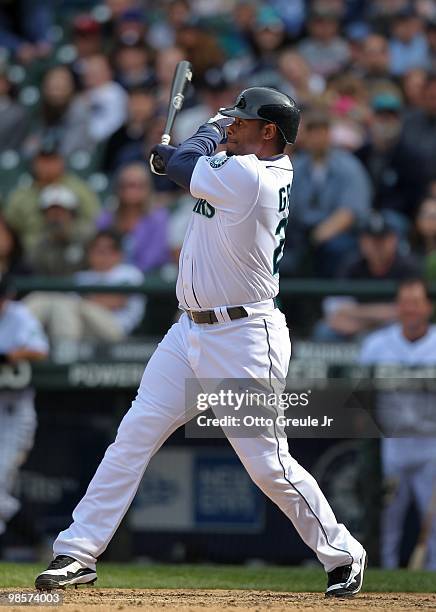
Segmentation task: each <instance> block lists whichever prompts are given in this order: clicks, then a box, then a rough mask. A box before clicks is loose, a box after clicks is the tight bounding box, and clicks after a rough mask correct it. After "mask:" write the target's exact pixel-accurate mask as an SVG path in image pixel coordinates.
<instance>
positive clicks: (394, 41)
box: [389, 7, 429, 76]
mask: <svg viewBox="0 0 436 612" xmlns="http://www.w3.org/2000/svg"><path fill="white" fill-rule="evenodd" d="M389 53H390V64H389V65H390V72H391V73H392V74H393V75H395V76H399V75H402V74H404V73H405V72H407V70H409V69H410V68H428V67H429V56H428V45H427V41H426V38H425V36H424V34H423V32H422V20H421V19H420V17H419V15H418V14H417V13H416V11H415V9H414V8H411V7H407V8H405V9H403V10H402V11H399V12H398V13H397V14H396V15H395V16H394V19H393V21H392V30H391V40H390V42H389Z"/></svg>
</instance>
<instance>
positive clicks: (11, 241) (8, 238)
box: [0, 214, 31, 276]
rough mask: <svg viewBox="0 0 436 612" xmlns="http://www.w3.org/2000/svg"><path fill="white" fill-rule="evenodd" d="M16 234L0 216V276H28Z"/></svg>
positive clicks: (29, 270)
mask: <svg viewBox="0 0 436 612" xmlns="http://www.w3.org/2000/svg"><path fill="white" fill-rule="evenodd" d="M30 272H31V269H30V267H29V266H28V265H27V263H26V262H25V261H24V256H23V249H22V246H21V242H20V239H19V238H18V234H17V233H16V232H15V231H14V230H13V229H12V227H11V226H10V225H9V223H8V222H7V221H6V219H5V218H4V216H3V215H2V214H0V276H3V275H5V274H11V275H14V276H17V275H19V274H30Z"/></svg>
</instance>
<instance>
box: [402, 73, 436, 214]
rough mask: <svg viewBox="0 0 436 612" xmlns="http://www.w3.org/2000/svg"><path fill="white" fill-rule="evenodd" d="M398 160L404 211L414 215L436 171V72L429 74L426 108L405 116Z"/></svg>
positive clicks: (424, 95)
mask: <svg viewBox="0 0 436 612" xmlns="http://www.w3.org/2000/svg"><path fill="white" fill-rule="evenodd" d="M396 159H397V161H396V163H397V171H398V176H399V177H400V186H401V189H402V190H403V194H404V209H403V210H402V211H401V212H403V213H404V214H405V215H406V216H408V217H409V218H413V217H414V215H415V212H416V209H417V206H418V204H419V202H420V201H421V200H422V199H423V197H424V195H425V193H426V191H427V188H428V185H429V182H430V180H431V179H432V178H433V176H434V173H435V159H436V74H429V75H428V76H427V79H426V82H425V85H424V88H423V94H422V109H418V110H416V111H415V112H413V113H410V114H409V115H408V116H407V117H405V119H404V123H403V129H402V133H401V136H400V141H399V144H398V150H397V155H396Z"/></svg>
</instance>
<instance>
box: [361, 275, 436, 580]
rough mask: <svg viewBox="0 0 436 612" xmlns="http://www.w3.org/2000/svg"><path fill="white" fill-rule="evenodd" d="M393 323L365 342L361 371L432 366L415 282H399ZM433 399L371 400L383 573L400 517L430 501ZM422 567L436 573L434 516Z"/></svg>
mask: <svg viewBox="0 0 436 612" xmlns="http://www.w3.org/2000/svg"><path fill="white" fill-rule="evenodd" d="M396 305H397V313H398V319H399V323H396V324H394V325H391V326H389V327H386V328H384V329H381V330H379V331H376V332H374V333H372V334H370V335H369V336H367V338H366V339H365V341H364V342H363V344H362V347H361V351H360V362H361V363H362V364H366V365H375V364H387V365H392V366H395V365H397V366H399V365H404V366H409V367H415V366H417V367H419V366H422V367H423V366H426V365H427V366H428V365H432V366H436V326H435V325H431V324H430V319H431V316H432V311H433V305H432V303H431V301H430V298H429V295H428V291H427V288H426V285H425V283H424V282H423V281H422V280H420V279H419V278H415V279H408V280H404V281H401V282H400V284H399V288H398V293H397V299H396ZM435 407H436V396H435V393H434V391H433V392H432V391H419V390H418V391H417V390H413V391H384V392H379V393H378V395H377V419H378V421H379V424H380V426H381V429H382V431H383V433H384V435H385V437H384V438H382V440H381V460H382V474H383V478H384V480H385V484H386V489H387V490H388V491H389V495H388V497H387V503H386V506H385V507H384V509H383V511H382V519H381V561H382V565H383V567H386V568H395V567H398V566H399V563H400V547H401V540H402V536H403V530H404V521H405V517H406V512H407V510H408V508H409V505H410V502H411V501H412V499H414V500H415V502H416V505H417V508H418V511H419V514H420V516H421V518H423V517H425V516H426V515H427V514H428V512H429V509H430V505H431V503H432V499H433V496H434V495H436V412H435ZM428 544H429V546H428V555H427V560H426V567H427V568H428V569H432V570H435V569H436V513H433V526H432V530H431V535H430V538H429V543H428Z"/></svg>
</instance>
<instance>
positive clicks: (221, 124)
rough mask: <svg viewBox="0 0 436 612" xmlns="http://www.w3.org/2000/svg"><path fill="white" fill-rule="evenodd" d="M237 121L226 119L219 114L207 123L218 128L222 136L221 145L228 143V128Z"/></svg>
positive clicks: (231, 118) (230, 118)
mask: <svg viewBox="0 0 436 612" xmlns="http://www.w3.org/2000/svg"><path fill="white" fill-rule="evenodd" d="M234 121H235V118H234V117H226V116H225V115H222V114H221V113H220V112H218V113H217V114H216V115H215V116H214V117H211V118H210V119H209V120H208V122H207V123H211V124H212V125H214V126H216V127H217V128H218V129H219V131H220V132H221V135H222V140H221V144H223V143H225V142H227V128H228V127H229V126H230V125H232V123H233V122H234Z"/></svg>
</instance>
